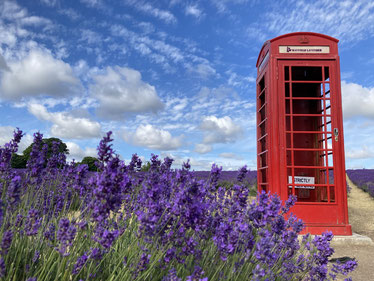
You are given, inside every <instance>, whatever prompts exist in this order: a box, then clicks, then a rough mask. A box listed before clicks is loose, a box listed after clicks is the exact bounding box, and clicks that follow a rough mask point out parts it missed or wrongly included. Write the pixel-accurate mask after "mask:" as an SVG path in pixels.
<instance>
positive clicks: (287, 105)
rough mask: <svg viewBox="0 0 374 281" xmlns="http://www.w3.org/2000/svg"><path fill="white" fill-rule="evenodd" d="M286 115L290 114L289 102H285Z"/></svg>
mask: <svg viewBox="0 0 374 281" xmlns="http://www.w3.org/2000/svg"><path fill="white" fill-rule="evenodd" d="M285 105H286V114H290V100H286V103H285Z"/></svg>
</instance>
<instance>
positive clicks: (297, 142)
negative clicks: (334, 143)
mask: <svg viewBox="0 0 374 281" xmlns="http://www.w3.org/2000/svg"><path fill="white" fill-rule="evenodd" d="M321 137H323V134H322V133H321V134H319V133H299V134H298V133H295V134H293V147H294V148H320V149H323V145H322V142H321V141H320V140H321Z"/></svg>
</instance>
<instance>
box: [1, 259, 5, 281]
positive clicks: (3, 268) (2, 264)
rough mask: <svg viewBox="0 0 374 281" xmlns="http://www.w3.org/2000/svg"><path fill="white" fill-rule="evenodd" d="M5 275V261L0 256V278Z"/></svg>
mask: <svg viewBox="0 0 374 281" xmlns="http://www.w3.org/2000/svg"><path fill="white" fill-rule="evenodd" d="M5 275H6V267H5V261H4V258H3V257H0V278H3V277H5Z"/></svg>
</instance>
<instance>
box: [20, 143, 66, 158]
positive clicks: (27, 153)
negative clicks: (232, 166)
mask: <svg viewBox="0 0 374 281" xmlns="http://www.w3.org/2000/svg"><path fill="white" fill-rule="evenodd" d="M42 142H43V145H44V144H48V152H47V159H49V157H51V155H52V145H53V142H59V143H60V146H59V152H62V153H64V154H69V149H68V147H67V145H66V144H65V143H64V142H62V140H60V139H59V138H48V139H43V140H42ZM33 146H34V143H32V144H30V145H29V146H28V147H27V148H26V149H25V150H24V151H23V156H24V157H25V159H26V162H27V161H28V160H29V158H30V153H31V150H32V147H33ZM39 150H42V146H41V147H40V148H39Z"/></svg>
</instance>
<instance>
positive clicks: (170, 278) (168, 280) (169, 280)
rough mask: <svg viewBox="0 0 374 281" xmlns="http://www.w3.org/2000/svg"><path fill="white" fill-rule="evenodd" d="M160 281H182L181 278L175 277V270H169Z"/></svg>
mask: <svg viewBox="0 0 374 281" xmlns="http://www.w3.org/2000/svg"><path fill="white" fill-rule="evenodd" d="M162 281H182V278H179V277H178V276H177V271H176V270H175V268H172V269H170V270H169V272H168V274H167V275H166V276H165V277H164V278H163V279H162Z"/></svg>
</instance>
